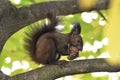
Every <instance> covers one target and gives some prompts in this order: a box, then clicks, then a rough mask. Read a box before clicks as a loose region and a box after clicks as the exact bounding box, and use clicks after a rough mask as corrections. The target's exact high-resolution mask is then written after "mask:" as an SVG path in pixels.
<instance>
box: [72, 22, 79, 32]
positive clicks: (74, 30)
mask: <svg viewBox="0 0 120 80" xmlns="http://www.w3.org/2000/svg"><path fill="white" fill-rule="evenodd" d="M80 33H81V26H80V23H78V22H76V23H74V24H73V28H72V30H71V34H80Z"/></svg>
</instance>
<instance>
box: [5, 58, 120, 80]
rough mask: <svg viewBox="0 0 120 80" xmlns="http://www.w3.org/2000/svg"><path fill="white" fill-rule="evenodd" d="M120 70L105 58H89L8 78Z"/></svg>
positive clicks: (45, 79) (32, 79)
mask: <svg viewBox="0 0 120 80" xmlns="http://www.w3.org/2000/svg"><path fill="white" fill-rule="evenodd" d="M63 64H64V62H63ZM73 65H74V66H73ZM118 71H120V65H110V64H108V63H107V62H106V60H105V59H88V60H76V61H71V62H66V63H65V64H64V65H49V66H44V67H42V68H38V69H36V70H32V71H29V72H26V73H22V74H19V75H15V76H13V77H11V78H9V79H7V80H26V78H27V80H53V79H56V78H59V77H63V76H66V75H73V74H83V73H91V72H118ZM46 75H47V76H46ZM22 76H24V77H22Z"/></svg>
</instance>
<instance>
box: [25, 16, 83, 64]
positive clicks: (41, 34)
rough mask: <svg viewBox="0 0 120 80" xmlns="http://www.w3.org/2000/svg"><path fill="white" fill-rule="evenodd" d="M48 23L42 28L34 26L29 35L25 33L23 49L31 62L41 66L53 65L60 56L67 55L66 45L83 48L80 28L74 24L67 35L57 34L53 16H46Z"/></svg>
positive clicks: (56, 21)
mask: <svg viewBox="0 0 120 80" xmlns="http://www.w3.org/2000/svg"><path fill="white" fill-rule="evenodd" d="M47 17H48V19H49V20H50V23H48V24H44V25H43V26H41V27H40V26H34V27H32V28H31V29H30V33H28V32H26V35H27V37H26V38H25V43H26V45H25V48H26V50H27V51H28V53H29V55H30V56H31V58H32V60H33V61H35V62H37V63H41V64H53V63H55V62H57V61H58V59H59V58H60V56H61V55H69V51H68V44H69V45H72V46H75V47H77V48H78V49H79V50H82V48H83V41H82V37H81V36H80V35H79V34H80V31H81V27H80V24H79V23H76V24H75V25H74V26H73V27H74V28H73V29H72V30H71V32H70V33H68V34H62V33H60V32H57V31H56V29H55V26H57V25H58V22H59V20H58V19H57V18H56V16H55V15H52V14H48V16H47Z"/></svg>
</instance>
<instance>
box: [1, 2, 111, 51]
mask: <svg viewBox="0 0 120 80" xmlns="http://www.w3.org/2000/svg"><path fill="white" fill-rule="evenodd" d="M5 1H7V0H5ZM5 1H4V2H5ZM0 3H1V4H2V3H3V1H1V2H0ZM108 4H109V0H98V2H97V3H96V5H95V6H94V7H92V8H90V9H88V10H84V9H81V8H80V7H78V4H77V0H64V1H51V2H43V3H38V4H33V5H30V6H24V7H21V8H16V7H15V6H13V5H11V4H10V3H9V2H5V3H4V5H7V8H5V7H6V6H2V8H5V9H3V10H2V11H3V12H2V13H1V14H0V51H1V50H2V48H3V45H4V44H5V42H6V40H7V39H8V38H9V37H10V36H11V35H12V34H14V33H15V32H16V31H18V30H19V29H21V28H23V27H24V26H26V25H29V24H31V23H33V22H35V21H38V20H41V19H44V18H45V17H46V14H47V13H48V12H49V11H53V9H54V11H55V12H58V15H68V14H75V13H81V12H83V11H91V10H103V9H107V8H108ZM3 35H4V36H3Z"/></svg>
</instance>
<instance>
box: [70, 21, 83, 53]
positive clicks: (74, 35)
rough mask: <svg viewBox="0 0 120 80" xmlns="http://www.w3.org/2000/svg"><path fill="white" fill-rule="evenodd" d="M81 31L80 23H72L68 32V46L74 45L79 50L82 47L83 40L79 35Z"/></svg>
mask: <svg viewBox="0 0 120 80" xmlns="http://www.w3.org/2000/svg"><path fill="white" fill-rule="evenodd" d="M80 33H81V26H80V23H78V22H77V23H74V24H73V28H72V30H71V32H70V46H74V47H76V48H77V49H78V50H79V51H82V49H83V40H82V37H81V35H80Z"/></svg>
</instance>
